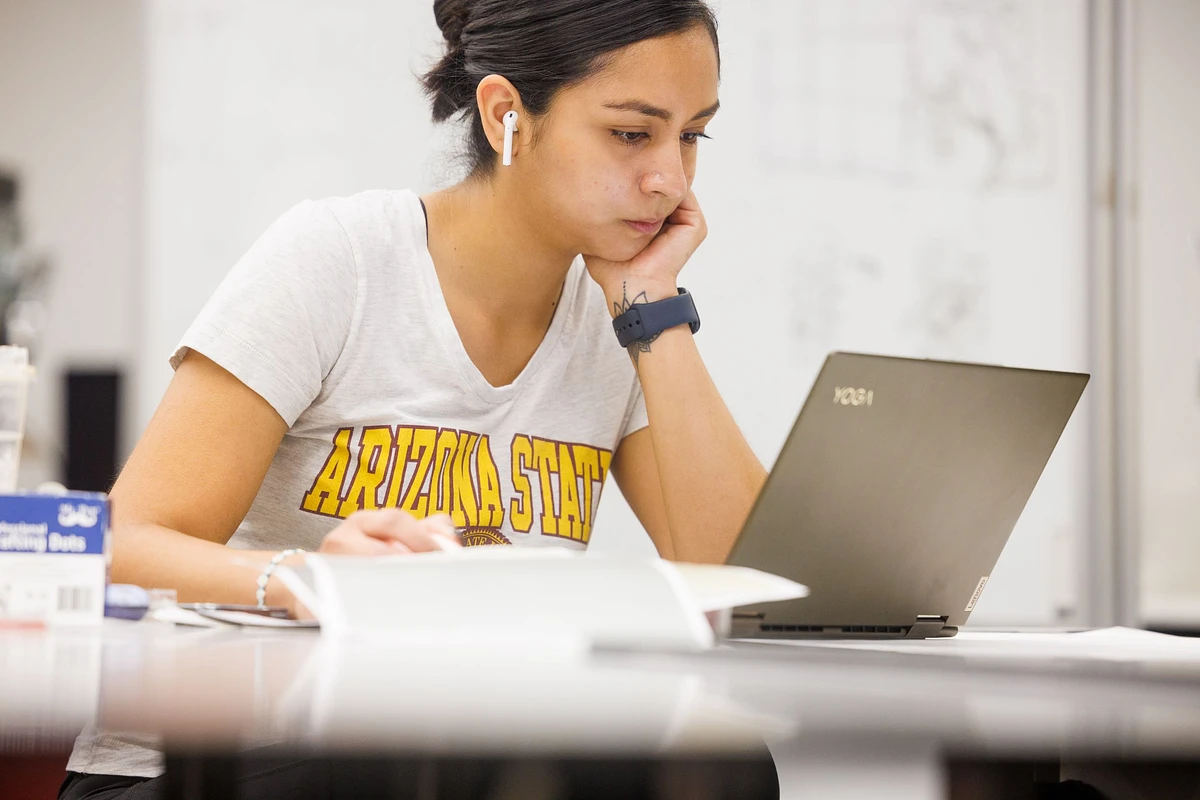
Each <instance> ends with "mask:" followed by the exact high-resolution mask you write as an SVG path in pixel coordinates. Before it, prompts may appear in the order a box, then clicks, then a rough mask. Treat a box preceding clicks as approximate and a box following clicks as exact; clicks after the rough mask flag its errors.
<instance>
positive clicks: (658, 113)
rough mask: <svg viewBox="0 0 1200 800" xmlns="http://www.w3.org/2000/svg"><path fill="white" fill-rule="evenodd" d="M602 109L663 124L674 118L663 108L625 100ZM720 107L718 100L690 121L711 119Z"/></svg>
mask: <svg viewBox="0 0 1200 800" xmlns="http://www.w3.org/2000/svg"><path fill="white" fill-rule="evenodd" d="M604 107H605V108H611V109H613V110H614V111H636V112H637V113H639V114H642V115H644V116H647V117H654V118H655V119H661V120H662V121H663V122H670V121H671V120H672V119H674V117H675V115H674V114H672V113H671V112H670V111H667V110H666V109H665V108H659V107H658V106H652V105H650V104H649V103H646V102H643V101H641V100H626V101H625V102H624V103H605V104H604ZM720 107H721V101H720V100H718V101H717V102H715V103H713V104H712V105H711V106H709V107H708V108H706V109H704V110H703V111H701V112H700V113H699V114H697V115H696V116H694V117H692V118H691V120H690V121H691V122H696V121H698V120H702V119H705V118H706V117H711V116H713V115H714V114H716V113H717V110H718V109H719V108H720Z"/></svg>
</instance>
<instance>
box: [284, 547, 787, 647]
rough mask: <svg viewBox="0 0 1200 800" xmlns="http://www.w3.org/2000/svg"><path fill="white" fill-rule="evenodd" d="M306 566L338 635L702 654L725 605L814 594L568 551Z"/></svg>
mask: <svg viewBox="0 0 1200 800" xmlns="http://www.w3.org/2000/svg"><path fill="white" fill-rule="evenodd" d="M306 563H307V565H308V568H309V570H310V571H311V574H312V582H311V592H310V593H311V594H312V595H313V598H312V601H313V602H312V604H311V605H310V604H309V603H308V602H306V601H303V598H302V602H305V604H306V605H309V607H310V609H312V610H313V612H314V613H315V614H316V616H317V618H318V619H319V620H320V622H321V627H322V630H323V631H324V632H325V633H327V634H330V635H342V634H346V633H371V632H376V633H378V632H386V633H387V634H388V635H389V636H394V635H401V636H404V637H406V638H414V639H428V638H430V637H434V638H438V637H441V638H445V637H447V636H449V637H450V638H454V637H455V636H456V635H457V636H467V635H468V634H479V635H482V634H484V633H486V634H487V635H488V636H489V637H493V638H494V637H497V636H514V637H518V638H527V637H531V636H533V637H540V638H542V639H550V638H554V637H565V638H580V637H582V638H583V639H584V640H586V641H587V642H588V643H590V644H592V645H603V646H614V647H649V648H654V649H684V650H695V649H703V648H706V647H710V646H711V645H712V643H713V632H712V628H711V627H710V626H709V624H708V622H707V620H706V619H705V617H704V612H705V611H710V610H715V609H718V608H723V607H725V606H724V605H722V603H724V602H734V603H737V604H744V603H752V602H766V601H770V600H779V599H788V598H793V597H802V596H804V594H805V593H806V591H807V590H806V589H805V588H804V587H803V586H800V585H799V584H795V583H793V582H791V581H787V580H785V579H783V578H777V577H775V576H769V575H765V574H764V573H759V572H757V571H755V570H748V569H744V568H735V567H716V566H698V565H674V564H671V563H669V562H666V561H662V560H660V559H657V558H645V557H630V556H591V557H587V558H584V557H582V555H581V554H577V553H573V552H571V551H568V550H564V549H559V548H554V549H544V550H543V549H527V550H517V549H512V548H469V549H466V550H461V551H453V552H439V553H422V554H418V555H404V556H395V557H382V558H358V557H348V556H342V557H337V556H334V557H328V556H313V555H310V556H308V557H307V558H306ZM280 574H282V575H284V576H285V577H284V580H285V582H286V583H287V584H288V586H289V587H293V585H295V586H296V587H297V588H300V589H301V591H309V589H308V587H307V585H301V584H303V583H304V582H302V581H300V580H298V576H297V575H296V574H295V573H292V574H288V573H285V572H284V571H283V570H281V571H280ZM295 590H296V589H295V588H293V591H295ZM313 606H315V608H314V607H313Z"/></svg>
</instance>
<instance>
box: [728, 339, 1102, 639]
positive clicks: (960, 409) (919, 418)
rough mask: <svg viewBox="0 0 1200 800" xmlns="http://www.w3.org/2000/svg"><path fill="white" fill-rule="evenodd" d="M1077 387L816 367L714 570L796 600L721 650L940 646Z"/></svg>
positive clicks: (854, 356) (887, 360)
mask: <svg viewBox="0 0 1200 800" xmlns="http://www.w3.org/2000/svg"><path fill="white" fill-rule="evenodd" d="M1088 378H1089V376H1088V375H1086V374H1079V373H1068V372H1047V371H1039V370H1031V369H1014V368H1010V367H1000V366H988V365H983V364H966V363H956V362H948V361H933V360H922V359H908V358H893V357H888V356H878V355H865V354H859V353H832V354H830V355H829V356H828V358H826V360H825V364H824V366H823V367H822V368H821V371H820V373H819V374H818V375H817V379H816V382H815V383H814V384H813V387H812V390H811V391H810V392H809V395H808V399H807V400H806V401H805V403H804V407H803V408H802V409H801V411H800V415H799V417H798V418H797V419H796V423H795V425H794V426H793V428H792V431H791V433H790V434H789V435H788V438H787V442H786V443H785V444H784V446H783V450H782V451H781V452H780V454H779V458H778V460H777V461H776V463H775V466H774V468H773V469H772V470H771V474H770V476H769V477H768V479H767V483H766V486H765V487H764V488H763V491H762V492H761V494H760V495H759V497H758V500H757V502H756V503H755V505H754V507H753V509H752V510H751V512H750V516H749V517H748V518H747V520H746V524H745V525H744V526H743V528H742V532H741V535H740V536H739V538H738V540H737V542H736V543H735V545H734V548H733V551H732V552H731V554H730V557H729V559H728V563H730V564H734V565H738V566H745V567H754V568H756V569H761V570H764V571H766V572H770V573H774V574H776V575H781V576H783V577H786V578H791V579H792V580H795V581H797V582H799V583H803V584H805V585H806V586H808V587H809V589H810V590H811V594H810V595H809V596H808V597H807V598H804V599H800V600H790V601H783V602H778V603H766V604H762V605H758V606H747V607H744V608H739V609H735V611H734V613H733V619H732V623H731V630H730V635H731V637H732V638H755V639H795V638H803V637H819V638H830V637H847V638H913V639H923V638H928V637H940V636H953V635H954V634H955V633H957V632H958V629H959V628H960V627H961V626H962V625H963V624H964V623H965V622H966V621H967V618H968V617H969V616H970V615H971V611H972V610H973V609H974V608H975V604H976V603H977V602H978V601H979V597H980V594H981V593H982V592H983V590H984V587H985V586H986V584H987V581H988V577H989V576H990V575H991V572H992V568H993V567H995V565H996V561H997V560H998V559H999V558H1000V551H1001V550H1003V548H1004V544H1005V542H1007V541H1008V537H1009V534H1011V533H1012V530H1013V527H1014V526H1015V525H1016V523H1017V519H1018V518H1020V516H1021V512H1022V510H1023V509H1024V508H1025V504H1026V502H1027V501H1028V500H1029V496H1030V494H1031V493H1032V492H1033V487H1034V486H1035V485H1036V484H1037V482H1038V478H1039V477H1041V474H1042V470H1043V469H1044V468H1045V466H1046V462H1047V461H1048V460H1049V459H1050V454H1051V453H1052V452H1053V451H1054V447H1055V445H1056V444H1057V443H1058V440H1059V437H1060V436H1061V435H1062V432H1063V428H1064V427H1065V426H1066V424H1067V421H1068V420H1069V419H1070V418H1071V414H1072V412H1073V411H1074V410H1075V406H1076V405H1077V403H1078V402H1079V398H1080V396H1081V395H1082V394H1083V390H1084V387H1085V386H1086V385H1087V382H1088Z"/></svg>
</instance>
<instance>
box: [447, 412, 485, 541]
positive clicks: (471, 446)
mask: <svg viewBox="0 0 1200 800" xmlns="http://www.w3.org/2000/svg"><path fill="white" fill-rule="evenodd" d="M478 444H479V434H477V433H468V432H466V431H463V432H462V433H460V434H459V435H458V449H457V450H456V451H455V453H454V468H453V473H454V503H453V506H454V510H453V511H452V512H451V516H452V517H453V518H454V524H455V525H457V526H459V527H460V528H461V527H463V526H465V525H478V524H479V503H478V502H477V501H476V499H475V481H474V480H473V479H472V477H471V456H472V455H474V453H475V447H476V445H478Z"/></svg>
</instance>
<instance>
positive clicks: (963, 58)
mask: <svg viewBox="0 0 1200 800" xmlns="http://www.w3.org/2000/svg"><path fill="white" fill-rule="evenodd" d="M770 3H771V5H770V8H771V13H764V14H761V15H760V19H762V20H763V21H764V22H763V25H764V28H763V29H762V30H760V32H759V37H758V39H759V43H760V47H759V50H758V53H759V55H758V58H759V69H758V75H759V81H758V85H759V87H760V91H762V92H764V96H763V97H762V98H760V102H759V103H758V107H759V108H760V109H762V114H763V119H762V120H761V123H760V124H759V125H758V130H759V136H760V142H759V154H760V157H761V158H762V159H763V160H764V162H767V163H770V164H771V165H772V167H773V168H775V169H777V168H778V166H779V165H786V166H789V167H790V168H792V169H794V170H797V171H801V172H809V173H817V174H826V175H834V176H848V177H867V178H873V179H876V180H880V181H883V182H885V183H891V184H895V185H906V184H909V183H912V182H913V181H916V180H920V181H922V182H923V183H926V184H928V183H929V182H930V181H931V180H935V181H938V182H946V183H949V184H952V185H961V186H967V187H981V188H990V187H998V186H1021V185H1038V184H1043V183H1046V182H1048V181H1049V180H1050V179H1051V178H1052V173H1053V148H1052V125H1053V108H1052V104H1051V102H1050V99H1049V94H1048V92H1047V91H1046V90H1044V89H1042V88H1041V87H1040V86H1039V84H1038V81H1037V77H1038V75H1039V74H1041V73H1042V72H1043V71H1044V70H1043V65H1044V62H1045V61H1046V60H1047V58H1048V54H1047V53H1045V52H1044V48H1043V47H1042V46H1041V45H1042V42H1043V40H1044V38H1045V37H1042V36H1040V35H1039V34H1040V33H1041V32H1042V30H1043V29H1044V28H1045V19H1044V15H1045V14H1047V13H1049V12H1047V10H1046V8H1045V6H1044V4H1042V3H1039V2H1032V0H908V2H892V3H886V4H879V3H871V2H867V0H810V2H804V3H797V2H795V0H770ZM781 98H788V99H787V100H786V101H784V102H780V99H781Z"/></svg>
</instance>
